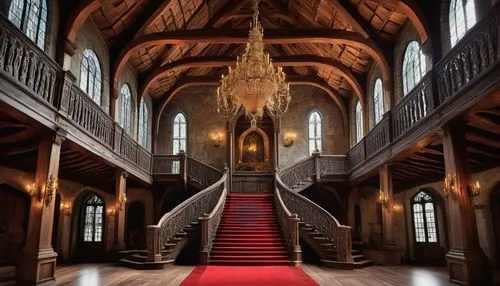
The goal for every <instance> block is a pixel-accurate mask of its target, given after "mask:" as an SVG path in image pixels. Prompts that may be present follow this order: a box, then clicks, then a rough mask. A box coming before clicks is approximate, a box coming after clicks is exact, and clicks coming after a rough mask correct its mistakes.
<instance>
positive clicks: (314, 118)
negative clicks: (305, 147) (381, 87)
mask: <svg viewBox="0 0 500 286" xmlns="http://www.w3.org/2000/svg"><path fill="white" fill-rule="evenodd" d="M322 130H323V129H322V126H321V115H320V114H319V112H317V111H314V112H313V113H311V115H309V155H310V154H312V153H314V152H315V151H321V138H322V137H323V132H322Z"/></svg>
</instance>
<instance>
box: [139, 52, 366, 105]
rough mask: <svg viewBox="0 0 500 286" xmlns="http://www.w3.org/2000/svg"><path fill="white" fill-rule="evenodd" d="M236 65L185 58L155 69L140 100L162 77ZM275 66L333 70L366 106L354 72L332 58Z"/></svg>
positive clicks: (283, 60)
mask: <svg viewBox="0 0 500 286" xmlns="http://www.w3.org/2000/svg"><path fill="white" fill-rule="evenodd" d="M235 63H236V58H233V57H224V56H219V57H210V56H207V57H193V58H183V59H180V60H178V61H175V62H172V63H169V64H166V65H164V66H162V67H161V68H158V69H155V70H154V71H152V72H151V74H150V75H149V76H148V77H147V78H146V80H145V82H144V84H142V85H141V88H140V89H139V99H138V101H140V99H141V98H142V97H143V96H144V95H145V93H146V92H147V91H148V90H149V87H150V86H151V84H152V83H153V82H154V81H156V80H157V79H158V78H160V77H161V76H164V75H166V74H170V73H172V72H176V71H178V70H182V69H187V68H199V67H225V66H234V64H235ZM273 64H274V65H275V66H278V67H295V66H298V67H303V66H314V67H317V68H326V69H332V70H333V71H335V72H336V73H338V74H340V75H341V76H342V77H343V78H344V79H345V80H346V81H347V82H348V83H349V84H350V85H351V88H352V89H353V91H354V94H355V95H356V96H357V97H358V99H359V100H360V101H361V103H362V104H363V105H364V103H365V102H364V98H365V97H364V91H363V88H362V87H361V84H360V83H359V82H358V80H357V78H356V77H355V76H354V75H353V74H352V72H351V71H350V70H349V69H348V68H347V67H346V66H344V65H343V64H341V63H340V62H338V61H336V60H333V59H331V58H325V57H320V56H313V55H301V56H284V57H274V58H273Z"/></svg>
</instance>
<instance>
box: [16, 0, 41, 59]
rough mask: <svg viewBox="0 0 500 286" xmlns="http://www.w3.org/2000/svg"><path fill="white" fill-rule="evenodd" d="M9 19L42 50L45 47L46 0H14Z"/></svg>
mask: <svg viewBox="0 0 500 286" xmlns="http://www.w3.org/2000/svg"><path fill="white" fill-rule="evenodd" d="M9 20H10V21H11V22H12V23H13V24H14V25H15V26H16V27H18V28H19V29H21V30H22V31H23V32H24V34H25V35H26V36H28V38H30V39H31V40H32V41H33V42H35V43H36V44H37V45H38V46H39V47H40V48H41V49H42V50H44V49H45V33H46V30H47V3H46V1H45V0H12V2H11V3H10V7H9Z"/></svg>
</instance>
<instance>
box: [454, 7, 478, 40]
mask: <svg viewBox="0 0 500 286" xmlns="http://www.w3.org/2000/svg"><path fill="white" fill-rule="evenodd" d="M449 21H450V36H451V46H452V47H453V46H455V44H456V43H457V42H458V41H460V39H462V37H463V36H464V35H465V33H466V32H467V31H468V30H469V29H470V28H472V26H474V25H475V24H476V9H475V7H474V0H451V3H450V11H449Z"/></svg>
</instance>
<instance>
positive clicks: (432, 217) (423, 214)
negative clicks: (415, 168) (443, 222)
mask: <svg viewBox="0 0 500 286" xmlns="http://www.w3.org/2000/svg"><path fill="white" fill-rule="evenodd" d="M411 204H412V211H413V228H414V231H415V241H416V242H417V243H429V242H430V243H437V242H438V233H437V227H436V208H435V205H434V200H433V199H432V197H431V196H430V195H429V194H428V193H427V192H424V191H420V192H418V193H417V194H416V195H415V196H414V197H413V198H412V201H411Z"/></svg>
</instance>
